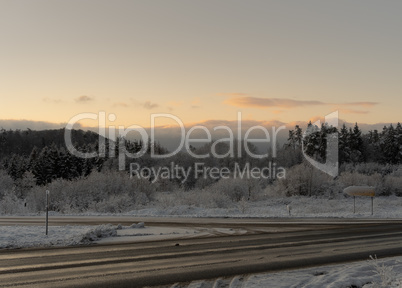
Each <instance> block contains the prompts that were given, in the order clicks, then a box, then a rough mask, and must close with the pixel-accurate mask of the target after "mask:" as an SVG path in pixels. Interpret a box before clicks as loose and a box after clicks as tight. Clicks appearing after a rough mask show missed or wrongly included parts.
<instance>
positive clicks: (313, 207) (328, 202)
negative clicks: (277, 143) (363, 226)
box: [88, 196, 402, 219]
mask: <svg viewBox="0 0 402 288" xmlns="http://www.w3.org/2000/svg"><path fill="white" fill-rule="evenodd" d="M373 204H374V205H373V215H371V208H372V207H371V198H370V197H356V199H355V213H353V197H342V198H336V199H328V198H323V197H321V198H320V197H317V198H315V197H301V196H294V197H285V198H279V197H278V198H271V199H269V200H261V201H239V202H238V203H236V205H234V206H232V207H229V208H219V207H217V208H211V207H205V206H202V205H196V204H191V203H190V204H186V205H184V204H182V205H171V206H170V205H161V204H160V203H154V204H153V205H148V206H146V207H144V208H138V209H136V210H132V211H130V212H125V213H122V214H121V215H129V216H139V217H146V216H157V217H170V216H171V217H230V218H243V217H253V218H255V217H258V218H282V217H302V218H304V217H309V218H311V217H312V218H374V219H376V218H381V219H391V218H402V197H396V196H389V197H375V198H374V201H373ZM289 210H290V211H289ZM88 214H89V215H102V214H99V213H88Z"/></svg>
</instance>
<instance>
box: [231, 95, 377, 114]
mask: <svg viewBox="0 0 402 288" xmlns="http://www.w3.org/2000/svg"><path fill="white" fill-rule="evenodd" d="M224 103H225V104H227V105H231V106H236V107H244V108H246V107H249V108H260V109H262V108H288V109H289V108H296V107H297V108H299V107H306V106H337V107H350V106H357V107H364V108H368V107H373V106H375V105H377V104H378V103H377V102H344V103H331V102H322V101H317V100H294V99H289V98H260V97H252V96H242V97H233V98H229V99H227V100H225V101H224ZM351 111H352V110H351ZM355 111H358V110H355ZM361 112H362V111H360V113H361ZM356 113H359V112H356Z"/></svg>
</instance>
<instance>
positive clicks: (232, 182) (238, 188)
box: [207, 178, 262, 202]
mask: <svg viewBox="0 0 402 288" xmlns="http://www.w3.org/2000/svg"><path fill="white" fill-rule="evenodd" d="M207 190H208V191H210V192H211V193H217V194H224V195H226V196H228V197H229V199H230V200H231V201H233V202H239V201H240V200H241V199H242V198H243V197H244V198H245V199H248V200H249V199H250V200H251V199H252V198H253V197H257V195H258V194H259V193H261V191H262V189H261V187H260V186H259V184H258V181H256V180H254V179H242V178H229V179H221V180H219V181H218V182H216V183H214V184H212V185H211V186H209V187H208V188H207Z"/></svg>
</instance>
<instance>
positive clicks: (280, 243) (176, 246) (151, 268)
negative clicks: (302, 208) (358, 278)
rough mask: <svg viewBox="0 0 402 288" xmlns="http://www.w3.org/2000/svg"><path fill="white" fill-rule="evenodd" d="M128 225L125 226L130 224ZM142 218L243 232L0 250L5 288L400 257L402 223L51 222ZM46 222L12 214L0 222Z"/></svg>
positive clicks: (170, 278)
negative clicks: (104, 243) (373, 257)
mask: <svg viewBox="0 0 402 288" xmlns="http://www.w3.org/2000/svg"><path fill="white" fill-rule="evenodd" d="M125 221H126V222H125ZM138 221H145V223H146V224H147V225H149V226H152V225H157V226H161V225H164V226H180V227H183V226H186V227H226V228H227V227H231V228H234V229H237V228H246V230H247V232H248V233H247V234H244V235H230V236H228V235H215V237H207V238H182V239H176V240H163V241H153V242H136V243H121V244H111V245H92V246H80V247H67V248H42V249H18V250H0V287H58V288H59V287H144V286H156V285H168V284H173V283H176V282H189V281H193V280H197V279H214V278H218V277H232V276H234V275H241V274H249V273H258V272H269V271H278V270H282V269H293V268H304V267H309V266H315V265H323V264H330V263H341V262H347V261H354V260H367V259H368V258H369V255H374V254H376V255H377V257H378V258H380V257H385V256H394V255H402V229H401V228H402V221H397V220H394V221H381V220H378V221H372V220H353V221H345V220H336V219H334V220H327V219H302V220H297V219H286V220H280V219H276V220H271V219H269V220H268V219H209V218H201V219H198V218H196V219H194V218H185V219H182V218H181V219H174V218H173V219H171V218H149V219H139V218H132V217H57V218H56V217H55V218H53V219H51V224H52V225H66V224H80V225H89V224H100V223H121V224H123V225H125V224H131V223H133V222H138ZM27 222H29V223H30V224H31V225H42V224H43V218H39V217H35V218H29V219H28V218H26V217H7V218H1V219H0V225H15V224H19V225H21V224H25V223H27Z"/></svg>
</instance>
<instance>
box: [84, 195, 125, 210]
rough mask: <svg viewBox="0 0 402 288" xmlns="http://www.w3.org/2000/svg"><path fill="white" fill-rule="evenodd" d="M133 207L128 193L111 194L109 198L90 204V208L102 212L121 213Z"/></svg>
mask: <svg viewBox="0 0 402 288" xmlns="http://www.w3.org/2000/svg"><path fill="white" fill-rule="evenodd" d="M130 207H131V198H130V197H129V196H128V195H127V194H123V195H110V196H109V198H108V199H104V200H103V201H101V202H99V203H96V202H94V203H93V204H92V205H91V206H90V210H92V211H95V212H100V213H121V212H124V211H126V210H128V208H130Z"/></svg>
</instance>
